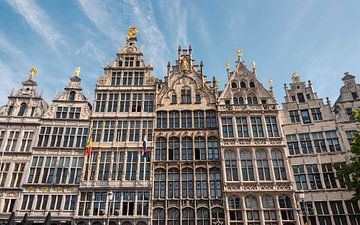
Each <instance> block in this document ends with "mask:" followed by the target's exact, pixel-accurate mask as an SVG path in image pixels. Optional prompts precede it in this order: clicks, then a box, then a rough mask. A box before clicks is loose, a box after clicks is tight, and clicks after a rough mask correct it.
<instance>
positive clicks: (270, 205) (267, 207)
mask: <svg viewBox="0 0 360 225" xmlns="http://www.w3.org/2000/svg"><path fill="white" fill-rule="evenodd" d="M261 202H262V206H263V210H264V211H263V212H264V220H265V222H269V224H271V223H270V222H276V220H277V216H276V210H275V201H274V198H273V197H271V196H268V195H263V196H262V198H261Z"/></svg>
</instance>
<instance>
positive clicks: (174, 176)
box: [168, 168, 180, 198]
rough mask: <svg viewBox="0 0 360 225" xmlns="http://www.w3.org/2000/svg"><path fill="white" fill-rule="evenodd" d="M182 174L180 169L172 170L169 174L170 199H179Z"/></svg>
mask: <svg viewBox="0 0 360 225" xmlns="http://www.w3.org/2000/svg"><path fill="white" fill-rule="evenodd" d="M179 192H180V173H179V170H178V169H175V168H171V169H169V172H168V198H179V195H180V194H179Z"/></svg>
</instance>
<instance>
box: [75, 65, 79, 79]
mask: <svg viewBox="0 0 360 225" xmlns="http://www.w3.org/2000/svg"><path fill="white" fill-rule="evenodd" d="M75 75H76V76H77V77H78V76H80V66H78V67H76V68H75Z"/></svg>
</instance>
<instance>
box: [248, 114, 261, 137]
mask: <svg viewBox="0 0 360 225" xmlns="http://www.w3.org/2000/svg"><path fill="white" fill-rule="evenodd" d="M250 120H251V127H252V132H253V136H254V137H264V130H263V126H262V119H261V117H251V118H250Z"/></svg>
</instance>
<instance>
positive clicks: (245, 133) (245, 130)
mask: <svg viewBox="0 0 360 225" xmlns="http://www.w3.org/2000/svg"><path fill="white" fill-rule="evenodd" d="M236 127H237V132H238V137H239V138H245V137H249V127H248V124H247V119H246V117H237V118H236Z"/></svg>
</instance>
